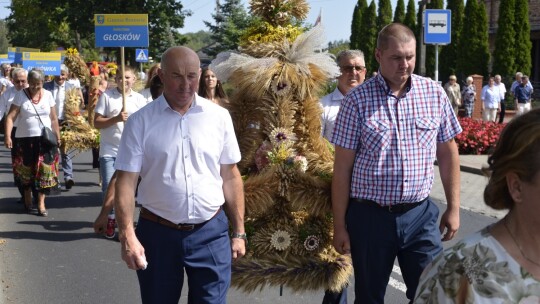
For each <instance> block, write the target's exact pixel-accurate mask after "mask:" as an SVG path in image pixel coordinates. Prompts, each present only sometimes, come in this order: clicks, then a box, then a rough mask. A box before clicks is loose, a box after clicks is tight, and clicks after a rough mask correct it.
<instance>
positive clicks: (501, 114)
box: [495, 75, 506, 124]
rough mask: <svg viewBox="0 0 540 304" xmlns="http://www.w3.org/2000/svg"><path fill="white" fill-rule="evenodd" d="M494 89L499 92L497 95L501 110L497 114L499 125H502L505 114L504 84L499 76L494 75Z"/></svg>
mask: <svg viewBox="0 0 540 304" xmlns="http://www.w3.org/2000/svg"><path fill="white" fill-rule="evenodd" d="M495 88H497V90H499V95H500V96H501V105H500V106H501V107H500V108H501V110H500V112H499V123H500V124H502V123H503V122H504V114H505V113H506V103H505V98H506V87H505V86H504V83H503V82H501V75H495Z"/></svg>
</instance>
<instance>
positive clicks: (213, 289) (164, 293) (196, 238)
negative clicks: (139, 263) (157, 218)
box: [135, 210, 232, 304]
mask: <svg viewBox="0 0 540 304" xmlns="http://www.w3.org/2000/svg"><path fill="white" fill-rule="evenodd" d="M228 232H229V224H228V219H227V216H226V215H225V212H224V211H223V210H220V211H219V213H218V214H217V215H216V216H214V217H213V218H212V219H211V220H209V221H208V222H207V223H206V224H204V226H202V227H199V228H197V229H194V230H192V231H180V230H175V229H172V228H169V227H166V226H163V225H162V224H158V223H156V222H152V221H149V220H146V219H143V218H139V222H138V225H137V228H136V230H135V233H136V235H137V238H138V239H139V241H140V242H141V245H142V246H143V247H144V252H145V255H146V260H147V261H148V268H146V269H145V270H137V277H138V279H139V286H140V289H141V297H142V302H143V303H145V304H147V303H164V304H168V303H175V304H176V303H178V301H179V299H180V296H181V292H182V285H183V284H184V269H185V271H186V274H187V279H188V282H187V283H188V289H189V291H188V303H189V304H224V303H226V302H227V291H228V289H229V286H230V282H231V261H232V255H231V243H230V239H229V233H228Z"/></svg>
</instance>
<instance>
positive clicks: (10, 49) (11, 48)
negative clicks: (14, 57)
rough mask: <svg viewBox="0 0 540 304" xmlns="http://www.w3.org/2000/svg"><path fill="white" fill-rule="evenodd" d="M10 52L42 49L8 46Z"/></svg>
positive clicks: (38, 50)
mask: <svg viewBox="0 0 540 304" xmlns="http://www.w3.org/2000/svg"><path fill="white" fill-rule="evenodd" d="M8 52H15V53H22V52H41V51H40V49H33V48H25V47H8Z"/></svg>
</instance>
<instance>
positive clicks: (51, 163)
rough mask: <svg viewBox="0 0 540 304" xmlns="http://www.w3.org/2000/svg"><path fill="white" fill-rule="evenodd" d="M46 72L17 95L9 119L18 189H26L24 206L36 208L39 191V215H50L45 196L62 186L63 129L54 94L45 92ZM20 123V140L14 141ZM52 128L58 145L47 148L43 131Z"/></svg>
mask: <svg viewBox="0 0 540 304" xmlns="http://www.w3.org/2000/svg"><path fill="white" fill-rule="evenodd" d="M44 79H45V76H44V74H43V71H41V70H38V69H33V70H31V71H30V72H29V73H28V88H27V89H22V90H21V91H19V92H17V94H16V95H15V98H14V100H13V104H12V105H11V107H10V109H9V113H8V115H7V118H6V134H5V143H4V144H5V146H6V148H8V149H15V152H14V153H15V165H14V166H13V173H14V175H15V183H16V184H17V186H21V187H23V188H24V205H25V208H26V210H27V211H28V212H31V209H32V190H35V191H37V192H38V197H37V202H38V214H39V215H41V216H47V215H48V212H47V209H45V195H46V194H48V193H50V190H51V189H52V188H54V187H56V186H57V185H58V146H59V145H60V129H59V127H58V119H57V117H56V109H55V101H54V98H53V97H52V94H51V92H49V91H47V90H45V89H43V81H44ZM15 121H17V130H16V132H15V138H17V140H16V141H13V140H12V138H11V132H12V129H13V126H14V122H15ZM44 127H47V128H51V129H52V131H53V132H54V133H55V134H56V137H57V141H58V142H57V145H56V146H50V145H46V144H44V143H43V142H42V140H41V134H42V129H43V128H44Z"/></svg>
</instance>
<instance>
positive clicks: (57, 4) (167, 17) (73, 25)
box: [7, 0, 190, 62]
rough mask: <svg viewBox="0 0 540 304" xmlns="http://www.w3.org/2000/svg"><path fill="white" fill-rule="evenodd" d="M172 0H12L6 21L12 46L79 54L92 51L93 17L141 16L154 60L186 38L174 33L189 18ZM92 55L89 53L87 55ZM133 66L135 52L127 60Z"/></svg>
mask: <svg viewBox="0 0 540 304" xmlns="http://www.w3.org/2000/svg"><path fill="white" fill-rule="evenodd" d="M182 8H183V6H182V4H181V2H179V1H174V0H145V1H142V0H117V1H109V2H103V1H99V0H71V1H65V0H47V1H42V0H13V1H11V6H10V9H11V14H10V16H9V17H8V18H7V24H8V29H9V31H10V35H11V39H12V43H13V44H14V45H16V46H25V47H35V48H40V49H41V50H44V51H47V50H53V49H55V48H56V47H58V46H62V47H64V48H66V47H73V46H74V47H76V48H77V49H78V50H79V52H81V53H85V51H84V50H85V49H88V48H94V40H95V37H94V29H95V27H94V14H141V13H147V14H148V20H149V24H148V27H149V33H150V37H149V41H150V43H149V44H150V45H149V51H150V53H151V54H154V55H153V56H154V57H158V58H159V57H160V54H161V53H162V52H163V51H164V50H165V49H166V48H168V47H169V46H171V45H178V44H182V43H183V42H184V41H185V38H184V37H183V36H182V35H180V34H179V33H178V31H177V29H179V28H182V27H183V26H184V19H185V17H186V16H189V15H190V12H189V11H184V10H182ZM89 53H92V52H89ZM130 59H131V61H133V62H134V52H131V51H127V52H126V60H127V61H130Z"/></svg>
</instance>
